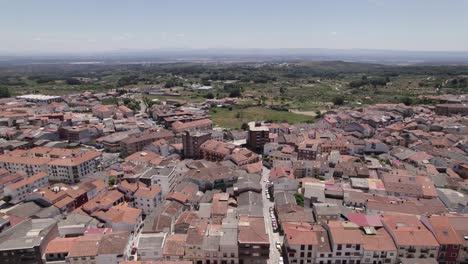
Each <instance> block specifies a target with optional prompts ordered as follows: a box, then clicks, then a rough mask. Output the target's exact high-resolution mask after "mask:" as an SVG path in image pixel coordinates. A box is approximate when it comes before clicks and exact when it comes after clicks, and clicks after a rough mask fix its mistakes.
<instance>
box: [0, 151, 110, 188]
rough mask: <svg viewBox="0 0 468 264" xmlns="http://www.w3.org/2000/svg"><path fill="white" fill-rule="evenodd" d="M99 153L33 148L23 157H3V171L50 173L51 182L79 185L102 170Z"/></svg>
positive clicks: (24, 152)
mask: <svg viewBox="0 0 468 264" xmlns="http://www.w3.org/2000/svg"><path fill="white" fill-rule="evenodd" d="M101 162H102V153H101V152H99V151H81V150H66V149H58V148H33V149H30V150H28V151H23V152H20V153H8V154H4V155H0V167H1V168H5V169H6V170H8V171H9V172H10V173H16V172H26V174H27V175H30V176H31V175H34V174H37V173H40V172H43V173H47V174H48V175H49V179H50V180H56V181H63V182H66V183H76V182H78V181H79V180H80V179H81V178H83V177H84V176H86V175H88V174H90V173H94V172H96V171H99V170H101Z"/></svg>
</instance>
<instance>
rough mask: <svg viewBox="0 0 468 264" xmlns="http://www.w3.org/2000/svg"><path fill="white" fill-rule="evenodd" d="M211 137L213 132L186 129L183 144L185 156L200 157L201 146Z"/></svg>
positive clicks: (187, 157)
mask: <svg viewBox="0 0 468 264" xmlns="http://www.w3.org/2000/svg"><path fill="white" fill-rule="evenodd" d="M210 139H211V133H207V132H189V131H186V132H185V133H184V134H183V135H182V146H183V149H184V157H185V158H186V159H199V158H200V146H201V145H202V144H203V143H205V142H206V141H207V140H210Z"/></svg>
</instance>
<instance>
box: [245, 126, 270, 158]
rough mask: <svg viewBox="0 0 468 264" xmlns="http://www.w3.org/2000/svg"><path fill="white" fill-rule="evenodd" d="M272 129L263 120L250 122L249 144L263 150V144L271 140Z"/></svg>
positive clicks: (257, 149) (255, 148)
mask: <svg viewBox="0 0 468 264" xmlns="http://www.w3.org/2000/svg"><path fill="white" fill-rule="evenodd" d="M269 136H270V129H269V128H268V127H267V126H266V125H265V124H263V123H261V122H249V134H248V136H247V146H248V147H249V148H250V149H252V150H254V151H256V152H262V151H263V146H264V145H265V144H266V143H268V142H269V141H270V139H269Z"/></svg>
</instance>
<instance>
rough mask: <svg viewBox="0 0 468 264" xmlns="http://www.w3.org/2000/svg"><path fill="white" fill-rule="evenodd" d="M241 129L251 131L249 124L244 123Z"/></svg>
mask: <svg viewBox="0 0 468 264" xmlns="http://www.w3.org/2000/svg"><path fill="white" fill-rule="evenodd" d="M241 129H242V130H244V131H247V130H249V125H248V124H247V123H242V125H241Z"/></svg>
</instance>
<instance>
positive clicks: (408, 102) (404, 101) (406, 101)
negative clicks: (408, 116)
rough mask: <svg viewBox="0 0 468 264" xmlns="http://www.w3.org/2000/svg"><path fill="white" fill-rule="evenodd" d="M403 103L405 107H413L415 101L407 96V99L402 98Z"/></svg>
mask: <svg viewBox="0 0 468 264" xmlns="http://www.w3.org/2000/svg"><path fill="white" fill-rule="evenodd" d="M401 102H402V103H404V104H405V105H412V104H413V99H411V98H409V97H407V96H406V97H403V98H401Z"/></svg>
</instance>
